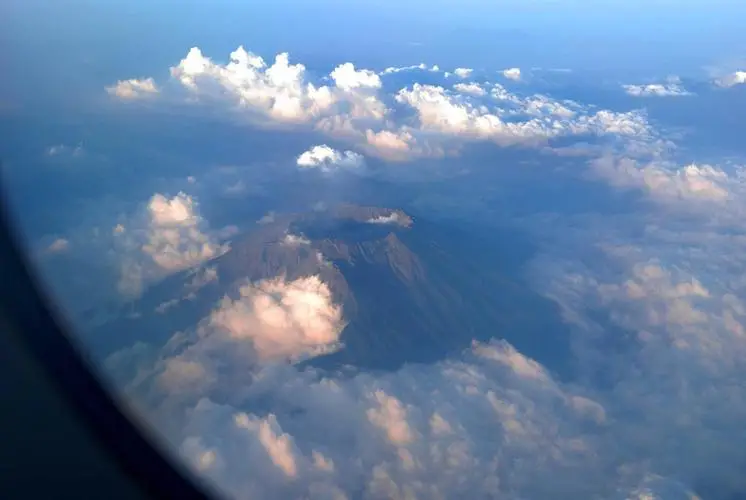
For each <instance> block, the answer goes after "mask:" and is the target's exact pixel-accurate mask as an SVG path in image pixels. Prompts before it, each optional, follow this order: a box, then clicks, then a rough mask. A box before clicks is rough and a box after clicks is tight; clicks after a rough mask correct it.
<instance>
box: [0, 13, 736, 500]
mask: <svg viewBox="0 0 746 500" xmlns="http://www.w3.org/2000/svg"><path fill="white" fill-rule="evenodd" d="M744 18H746V5H744V4H743V3H742V2H736V1H728V0H714V1H709V2H700V1H691V2H684V3H682V2H673V1H663V0H651V1H648V2H644V3H642V2H635V1H627V2H621V1H610V2H603V4H601V3H599V2H593V3H591V2H588V1H580V0H575V1H571V0H566V1H562V0H556V1H549V0H546V1H540V0H536V1H531V2H517V1H497V2H495V1H493V2H487V1H481V0H479V1H478V0H468V1H463V2H459V3H455V2H448V1H445V0H438V1H431V2H421V1H413V2H401V1H397V2H394V1H391V0H381V1H378V2H342V1H330V0H325V1H321V2H314V3H308V2H300V1H297V0H295V1H290V0H283V1H279V2H272V3H256V2H237V1H231V2H228V1H216V2H178V3H177V2H170V1H162V2H144V1H128V2H120V1H112V2H93V1H82V0H75V1H72V0H71V1H69V2H46V1H40V0H32V1H26V2H5V3H3V5H2V6H0V44H2V46H3V47H4V48H5V50H4V51H3V55H2V62H3V63H2V64H3V66H4V68H5V69H4V70H3V71H4V78H3V79H2V81H1V82H0V132H1V133H0V146H1V151H2V160H3V171H2V174H3V184H4V188H5V190H6V192H7V193H8V199H9V200H10V201H11V203H12V206H13V207H14V208H15V213H16V214H17V220H18V227H19V229H20V230H21V234H22V235H23V242H24V245H25V247H26V249H27V251H28V252H29V255H30V256H31V257H32V258H33V261H34V262H35V264H36V265H37V267H38V269H39V272H40V273H41V274H42V276H43V277H44V278H45V280H46V283H47V284H48V286H49V289H50V290H51V292H52V293H53V295H54V297H55V298H56V300H58V301H59V303H60V304H61V305H62V306H63V308H64V310H65V311H67V314H68V316H69V317H70V318H71V320H72V322H73V324H75V325H76V327H77V328H78V329H79V331H80V338H81V339H84V340H83V341H82V342H83V345H84V347H85V342H87V341H88V340H85V339H89V335H90V330H91V329H92V323H94V322H96V321H98V322H99V326H100V321H102V320H101V318H102V317H103V318H104V319H105V318H106V315H107V314H110V313H111V311H112V310H114V309H116V307H118V306H119V305H121V304H123V303H127V301H129V300H132V299H134V298H137V297H139V296H141V295H142V294H143V293H144V292H146V291H147V290H148V287H149V286H151V285H153V284H155V283H158V282H160V281H161V280H163V279H165V278H168V277H169V276H172V275H174V274H175V273H179V272H183V271H193V272H194V279H193V280H192V281H191V284H190V285H189V287H191V288H189V289H187V290H184V296H183V297H173V298H172V299H170V300H173V301H177V302H178V301H181V300H188V298H187V297H188V295H189V294H190V293H192V292H194V291H196V290H198V289H200V288H201V287H204V286H208V285H209V283H211V282H213V281H215V280H217V279H218V277H217V276H216V275H215V271H214V269H213V268H211V267H210V261H211V259H213V258H215V257H216V256H219V255H221V254H223V253H225V252H228V251H230V248H231V244H232V238H233V237H234V236H236V235H238V234H243V233H245V232H249V231H251V230H252V228H255V227H256V225H257V224H261V223H262V221H267V220H270V219H271V218H272V217H274V215H273V214H275V213H282V212H289V211H298V210H313V209H316V210H318V209H320V208H319V207H322V206H325V205H328V204H332V203H337V202H354V203H361V204H369V205H379V206H390V207H392V208H401V209H404V210H405V211H416V212H417V213H418V214H426V215H427V217H428V218H430V219H432V220H437V221H448V222H449V223H455V224H462V225H463V227H468V228H470V230H473V231H475V232H484V233H485V234H487V233H496V232H497V231H499V230H500V228H503V227H511V228H513V229H516V230H520V232H521V234H523V235H525V238H526V239H527V240H530V241H531V244H532V248H535V249H536V251H535V252H533V253H532V254H531V255H527V256H525V259H526V260H527V261H528V262H527V264H526V266H525V268H524V269H522V270H521V272H522V273H523V275H524V277H525V279H526V280H527V281H528V282H529V283H530V284H531V287H532V289H533V290H534V291H535V292H536V293H539V294H541V295H542V296H543V297H545V298H547V299H549V300H551V301H553V302H554V303H555V304H556V306H557V308H558V310H559V311H560V312H561V321H562V326H563V329H565V330H568V331H569V332H570V333H569V335H570V338H571V342H572V346H573V357H574V359H573V362H574V364H575V366H576V368H577V373H576V375H574V376H573V377H569V378H568V377H560V376H558V375H557V374H555V373H553V372H552V371H551V370H549V369H547V367H546V366H544V365H543V364H542V360H537V359H531V358H530V357H529V356H528V355H527V354H526V353H521V352H519V351H518V350H516V348H515V347H514V346H512V345H511V344H509V343H508V342H506V341H505V340H504V338H506V337H510V336H512V337H514V336H515V335H517V334H520V332H517V333H515V332H511V335H507V334H502V335H501V332H497V331H495V332H492V333H489V334H486V335H481V336H480V338H489V337H490V336H492V338H491V340H487V341H480V342H476V343H474V344H472V345H471V346H464V348H463V350H462V352H457V353H453V354H452V355H449V356H448V357H447V358H445V359H441V360H437V361H434V362H432V363H428V364H407V365H405V366H403V367H402V368H399V369H396V370H391V371H388V372H385V373H373V372H368V371H365V370H357V371H353V372H352V373H348V374H346V375H344V376H341V375H339V374H335V373H329V372H325V371H323V370H321V369H320V368H313V367H309V366H305V365H298V364H296V361H298V360H300V359H307V358H309V357H310V358H313V357H314V356H318V355H320V354H321V353H324V352H328V351H330V350H334V349H339V348H342V347H341V345H340V335H341V332H342V331H343V330H344V326H345V322H346V318H345V311H344V308H343V307H342V306H341V305H340V304H337V303H335V300H334V297H333V295H332V294H331V293H330V290H329V287H328V285H327V284H326V283H324V281H323V280H322V279H321V278H320V277H319V276H308V277H303V278H298V279H287V278H286V277H284V276H276V277H272V278H271V279H267V280H264V281H260V282H257V283H251V282H245V283H242V284H241V286H240V288H239V289H238V291H237V293H236V294H235V295H234V296H230V297H229V296H226V297H224V298H222V299H221V300H219V301H217V302H216V303H215V304H214V307H213V308H212V309H211V312H210V313H209V314H208V315H207V316H205V317H203V318H201V319H200V320H199V321H197V323H196V324H194V325H192V326H190V327H189V328H187V329H185V330H184V331H178V332H176V331H174V332H166V333H167V337H166V338H168V339H169V340H168V342H166V343H165V344H163V343H162V342H161V343H156V342H155V341H154V340H153V338H154V336H153V337H151V339H150V340H149V337H148V335H149V333H150V332H142V336H141V337H142V340H141V341H139V342H136V343H133V344H132V345H128V346H127V347H125V348H118V350H117V351H116V352H113V353H108V354H107V356H106V359H101V360H100V365H101V369H102V372H103V373H105V374H106V376H107V377H110V378H111V380H112V383H113V384H114V385H115V386H116V387H117V388H118V389H117V390H120V391H123V392H124V394H126V395H127V396H128V398H129V401H130V404H131V405H132V406H133V408H135V409H136V411H137V412H138V415H141V416H143V417H144V418H145V419H146V420H147V421H148V422H150V423H151V425H152V426H153V428H155V429H157V435H158V436H160V439H162V440H164V441H165V442H166V443H168V445H169V446H170V449H171V450H172V451H173V454H174V456H175V457H178V458H179V459H182V460H185V461H186V462H187V463H188V464H189V466H190V467H191V468H192V470H194V471H195V473H196V474H197V476H198V477H199V478H201V479H200V480H204V481H206V482H207V484H208V485H210V486H211V487H214V488H216V490H217V491H220V492H223V493H225V494H227V495H229V496H232V497H236V498H286V497H289V498H312V499H317V498H318V499H321V498H323V499H327V498H328V499H347V498H349V499H354V498H371V499H379V498H396V499H398V498H401V499H413V498H427V499H429V498H509V499H524V498H537V499H541V498H556V497H557V495H559V496H560V497H575V498H620V499H621V498H635V499H636V498H640V499H641V498H659V499H679V498H682V499H683V498H697V496H695V495H698V496H699V497H702V498H722V499H729V498H738V497H739V495H743V494H744V493H746V482H745V481H744V477H743V474H742V471H743V469H744V467H745V466H746V454H745V453H744V452H743V450H744V449H746V435H744V432H743V428H742V421H743V415H744V413H745V412H746V397H745V396H744V395H745V394H746V390H744V389H746V387H745V386H744V385H745V382H744V380H746V378H745V376H746V361H744V360H746V302H745V301H746V298H745V297H746V280H744V276H746V260H744V257H743V251H742V249H743V247H744V243H746V239H745V238H746V227H744V222H743V221H744V220H745V219H744V215H745V214H746V184H745V183H744V182H745V181H746V146H744V143H743V130H746V113H744V111H746V41H745V40H744V38H743V36H742V27H741V26H740V25H739V21H740V19H744ZM386 217H387V216H381V218H380V220H376V223H390V222H391V221H390V220H389V219H387V218H386ZM392 220H393V219H392ZM414 224H415V225H416V224H417V222H416V221H415V223H414ZM286 244H288V245H303V244H305V243H304V237H303V235H294V234H288V235H287V241H286ZM318 258H319V259H323V255H321V256H319V257H318ZM475 279H477V277H475ZM494 293H495V294H501V293H504V291H501V290H499V289H498V290H494ZM465 299H466V300H468V299H469V298H468V297H467V298H465ZM164 304H165V303H164ZM166 307H169V306H168V305H167V304H165V305H164V308H166ZM92 318H94V319H92ZM104 330H105V329H104ZM96 331H98V332H100V331H101V329H100V328H98V329H97V330H96ZM547 334H548V335H549V334H550V333H547ZM512 337H511V338H512ZM91 342H93V341H91ZM96 342H101V340H100V339H97V340H96ZM103 342H104V343H106V341H103ZM112 343H115V342H112ZM601 372H603V373H605V374H606V375H605V377H606V378H605V379H604V380H601V377H600V376H599V375H598V374H599V373H601ZM247 471H249V472H248V473H247ZM645 495H648V496H645Z"/></svg>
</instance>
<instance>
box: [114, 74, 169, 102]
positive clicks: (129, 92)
mask: <svg viewBox="0 0 746 500" xmlns="http://www.w3.org/2000/svg"><path fill="white" fill-rule="evenodd" d="M106 91H107V92H108V93H109V94H110V95H113V96H116V97H119V98H120V99H139V98H143V97H148V96H152V95H154V94H157V93H158V92H159V89H158V87H157V86H156V84H155V80H153V79H152V78H145V79H142V80H138V79H136V78H132V79H129V80H120V81H118V82H117V83H116V84H115V85H112V86H111V87H106Z"/></svg>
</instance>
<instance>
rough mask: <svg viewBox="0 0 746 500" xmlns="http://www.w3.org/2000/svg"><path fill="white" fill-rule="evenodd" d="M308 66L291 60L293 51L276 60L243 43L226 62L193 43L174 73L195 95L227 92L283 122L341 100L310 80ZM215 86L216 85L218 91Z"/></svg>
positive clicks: (310, 114)
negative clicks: (269, 60) (216, 60)
mask: <svg viewBox="0 0 746 500" xmlns="http://www.w3.org/2000/svg"><path fill="white" fill-rule="evenodd" d="M305 70H306V69H305V66H303V65H302V64H290V60H289V56H288V54H287V53H282V54H278V55H277V56H276V57H275V60H274V63H273V64H272V65H267V63H265V62H264V59H262V58H261V57H260V56H257V55H255V54H253V53H251V52H247V51H246V50H245V49H244V48H243V47H239V48H238V49H236V50H235V51H233V52H232V53H231V55H230V63H228V64H226V65H220V64H216V63H214V62H213V61H212V60H211V59H209V58H207V57H205V56H204V55H203V54H202V51H201V50H200V49H199V48H197V47H193V48H192V49H191V50H190V51H189V53H188V54H187V56H186V57H185V58H184V59H182V60H181V62H179V64H178V65H177V66H175V67H173V68H171V75H172V76H173V77H174V78H176V79H177V80H178V81H179V82H180V83H181V84H182V85H183V86H184V87H186V88H187V89H189V90H190V91H191V92H193V93H194V94H195V95H210V94H215V92H216V91H217V92H224V93H228V94H229V95H231V96H233V97H234V98H235V99H236V100H237V102H238V103H239V105H241V106H243V107H245V108H249V109H251V110H252V111H254V112H257V113H259V114H261V115H264V116H266V117H268V118H272V119H274V120H277V121H280V122H303V121H308V120H309V119H310V118H311V117H313V116H318V115H319V114H321V113H322V112H323V111H324V110H326V109H328V108H330V107H331V106H332V105H333V104H334V102H335V101H336V97H335V96H334V94H333V92H332V89H330V88H329V87H326V86H322V87H316V86H314V85H313V84H310V83H306V82H305ZM213 89H214V90H213Z"/></svg>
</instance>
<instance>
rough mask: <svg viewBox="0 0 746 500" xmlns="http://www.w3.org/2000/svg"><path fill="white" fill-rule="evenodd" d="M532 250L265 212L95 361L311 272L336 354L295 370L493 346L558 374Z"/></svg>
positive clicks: (98, 336)
mask: <svg viewBox="0 0 746 500" xmlns="http://www.w3.org/2000/svg"><path fill="white" fill-rule="evenodd" d="M530 251H531V249H530V248H529V245H528V244H527V243H526V242H525V239H524V238H523V237H521V236H520V234H519V233H518V232H517V231H513V230H499V231H498V230H494V229H490V230H485V229H480V228H472V227H467V226H464V225H463V224H459V225H454V224H450V223H447V222H439V221H430V220H427V218H424V217H412V216H410V215H408V214H406V213H405V212H404V211H402V210H397V209H390V208H380V207H362V206H356V205H340V206H337V207H334V208H331V209H326V210H323V211H314V212H309V213H295V214H284V215H274V216H273V217H271V218H265V219H263V220H262V221H261V223H257V225H256V227H255V229H254V230H252V231H250V232H248V234H245V235H242V236H240V237H238V238H236V239H234V240H233V241H232V242H231V243H230V250H229V251H227V252H226V253H224V254H222V255H220V256H219V257H217V258H215V259H213V260H211V261H209V262H207V263H206V264H205V265H203V266H202V267H201V268H200V269H197V270H191V271H188V272H182V273H178V274H176V275H172V276H170V277H169V278H167V279H165V280H163V281H161V282H159V283H157V284H155V285H153V286H152V287H150V288H149V289H148V290H146V292H145V293H144V294H143V296H142V297H141V298H140V299H138V300H137V301H135V302H132V303H130V304H127V306H126V307H125V309H123V310H122V311H120V313H119V314H118V315H117V316H118V317H117V319H116V320H114V321H110V322H107V323H106V324H103V325H101V326H100V327H98V328H97V330H96V331H94V332H92V334H91V341H92V342H94V345H95V346H96V347H95V349H96V350H97V351H98V352H99V353H100V354H104V355H106V353H110V352H113V351H114V350H116V349H117V348H121V347H123V346H124V345H131V344H132V343H134V342H136V341H145V342H148V343H152V344H156V345H158V344H160V345H162V344H163V343H165V342H166V341H167V340H168V338H169V337H170V336H171V335H172V334H173V333H174V332H177V331H183V330H186V329H189V328H192V327H194V325H196V324H197V323H198V322H199V320H200V319H201V318H203V317H205V316H206V315H209V314H210V312H211V310H213V309H214V307H215V305H216V303H217V302H218V301H219V300H220V299H221V298H222V297H224V296H226V295H230V294H232V293H235V290H236V289H237V287H238V285H239V283H245V282H246V280H247V279H248V280H250V281H253V282H255V281H259V280H264V279H270V278H276V277H277V276H283V277H285V278H286V279H288V280H291V279H297V278H301V277H305V276H319V277H320V279H321V280H322V281H324V282H325V283H326V284H327V285H328V286H329V288H330V290H331V291H332V293H333V295H334V298H335V301H336V303H338V304H341V305H342V307H343V312H344V319H345V324H346V326H345V328H344V330H343V331H342V333H341V339H340V340H341V347H340V348H339V349H338V350H336V351H334V352H332V353H329V354H324V355H320V356H317V357H314V358H313V359H311V360H306V361H304V363H309V364H312V365H314V366H316V367H318V368H323V369H328V370H337V369H340V368H342V367H345V366H352V367H356V368H360V369H367V370H395V369H397V368H399V367H401V366H402V365H403V364H405V363H431V362H434V361H438V360H441V359H443V358H445V357H447V356H449V355H450V354H453V353H456V352H459V351H461V350H463V349H466V348H468V347H469V346H470V344H471V343H472V341H474V340H477V341H480V340H487V339H490V338H502V339H505V340H507V341H508V342H510V343H511V344H513V345H514V346H515V347H516V348H517V349H518V350H519V351H521V352H522V353H524V354H526V355H528V356H531V357H533V358H534V359H537V360H539V361H541V362H542V363H543V364H544V365H545V366H547V367H548V368H549V369H550V370H551V371H553V372H555V373H556V374H558V375H560V376H564V375H566V374H567V370H568V366H566V363H567V360H569V359H571V356H570V347H569V341H568V335H567V332H566V331H565V327H564V326H563V323H562V322H561V320H560V319H559V314H558V311H557V308H556V306H555V304H554V303H553V302H551V301H549V300H548V299H546V298H544V297H542V296H540V295H539V294H537V293H536V292H534V291H532V290H531V288H530V287H529V286H528V285H527V284H526V283H525V282H524V280H523V278H522V275H523V273H522V266H523V263H524V262H525V260H526V256H527V255H528V254H529V253H530Z"/></svg>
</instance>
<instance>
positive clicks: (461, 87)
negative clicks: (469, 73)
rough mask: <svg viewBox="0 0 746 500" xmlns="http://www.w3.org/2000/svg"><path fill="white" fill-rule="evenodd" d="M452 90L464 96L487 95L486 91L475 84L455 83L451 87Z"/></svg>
mask: <svg viewBox="0 0 746 500" xmlns="http://www.w3.org/2000/svg"><path fill="white" fill-rule="evenodd" d="M453 89H454V90H456V91H458V92H462V93H464V94H471V95H475V96H483V95H485V94H487V91H485V90H484V89H483V88H482V87H480V86H479V84H477V83H457V84H456V85H454V86H453Z"/></svg>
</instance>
